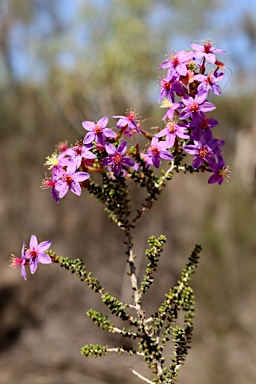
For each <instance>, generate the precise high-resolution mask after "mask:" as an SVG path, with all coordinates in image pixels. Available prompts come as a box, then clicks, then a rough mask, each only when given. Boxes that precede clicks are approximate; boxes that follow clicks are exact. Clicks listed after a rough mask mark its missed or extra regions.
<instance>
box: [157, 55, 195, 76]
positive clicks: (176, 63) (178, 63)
mask: <svg viewBox="0 0 256 384" xmlns="http://www.w3.org/2000/svg"><path fill="white" fill-rule="evenodd" d="M192 58H193V52H185V51H180V52H178V53H176V54H170V57H169V60H166V61H165V62H164V63H163V64H161V65H160V66H159V67H158V69H160V68H170V69H174V70H175V71H176V72H177V73H178V74H179V75H180V76H186V74H187V71H188V70H187V65H186V64H188V63H189V62H190V60H192Z"/></svg>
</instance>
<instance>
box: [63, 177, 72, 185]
mask: <svg viewBox="0 0 256 384" xmlns="http://www.w3.org/2000/svg"><path fill="white" fill-rule="evenodd" d="M65 181H66V183H67V184H68V185H71V183H72V181H73V179H72V176H70V175H66V177H65Z"/></svg>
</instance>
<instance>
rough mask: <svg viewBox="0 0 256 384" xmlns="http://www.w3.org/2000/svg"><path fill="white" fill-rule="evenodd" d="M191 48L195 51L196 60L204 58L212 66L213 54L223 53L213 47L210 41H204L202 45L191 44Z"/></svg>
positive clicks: (221, 50)
mask: <svg viewBox="0 0 256 384" xmlns="http://www.w3.org/2000/svg"><path fill="white" fill-rule="evenodd" d="M191 48H192V49H193V50H194V51H195V52H194V56H195V57H196V58H197V59H201V58H202V57H205V59H206V60H208V61H209V62H210V63H211V64H214V63H215V61H216V56H215V53H224V52H225V51H224V50H223V49H219V48H216V47H213V46H212V43H211V41H210V40H206V41H205V42H204V45H199V44H191Z"/></svg>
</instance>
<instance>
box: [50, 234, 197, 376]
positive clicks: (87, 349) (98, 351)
mask: <svg viewBox="0 0 256 384" xmlns="http://www.w3.org/2000/svg"><path fill="white" fill-rule="evenodd" d="M165 242H166V237H165V236H163V235H161V236H160V237H159V238H158V239H156V238H155V237H154V236H151V237H150V238H149V240H148V244H149V245H150V248H149V249H147V250H146V251H145V254H146V256H147V257H148V259H149V263H148V265H147V267H146V271H145V272H146V274H145V276H144V277H143V281H142V282H141V287H140V289H138V292H139V297H140V298H141V297H142V296H143V295H145V294H146V292H147V290H148V288H149V287H150V285H151V284H152V283H153V277H152V274H153V272H155V271H156V270H157V266H158V262H159V258H160V256H161V253H162V251H163V245H164V243H165ZM200 251H201V246H199V245H196V246H195V248H194V250H193V252H192V253H191V256H190V257H189V260H188V263H186V264H185V266H184V268H183V270H182V272H181V277H180V280H179V281H178V282H177V284H176V285H175V286H174V287H171V288H170V289H169V292H168V294H166V295H165V300H164V301H163V302H162V304H161V305H160V307H159V308H158V310H157V311H156V312H155V313H154V314H152V315H151V316H149V317H147V315H146V312H145V311H141V309H140V305H141V302H140V301H138V303H137V307H136V306H133V305H130V304H128V303H122V302H120V301H119V300H118V299H117V298H115V297H114V296H112V295H111V294H110V293H108V292H104V289H103V288H102V287H101V285H100V283H99V281H98V280H97V279H95V278H93V277H92V274H91V273H90V272H89V273H87V271H86V266H85V265H84V264H83V262H82V261H81V260H78V259H76V260H73V261H72V260H69V259H68V258H63V257H61V256H57V255H56V254H54V253H52V252H51V251H50V252H48V254H49V255H50V256H51V257H52V260H53V261H55V262H56V263H59V264H60V265H61V266H62V267H64V268H66V269H68V270H70V271H71V273H76V276H77V277H78V278H79V279H80V280H82V281H85V282H87V284H88V286H89V287H90V288H91V289H93V290H94V291H95V292H98V293H100V295H101V299H102V302H103V303H104V304H105V305H106V306H107V307H108V308H109V310H110V312H111V313H112V314H114V315H115V316H117V317H120V318H121V319H122V320H123V321H124V322H127V323H128V324H129V326H132V327H133V328H134V329H135V331H133V330H129V329H126V328H122V329H120V328H118V327H116V326H115V325H114V323H113V322H112V321H111V320H110V319H109V318H108V316H104V315H103V314H102V313H100V312H98V311H96V310H94V309H90V310H88V311H87V316H88V317H89V318H90V319H91V320H92V321H93V323H94V324H96V325H97V326H98V327H100V328H102V329H103V330H107V331H108V332H111V333H118V334H120V335H121V336H122V337H124V338H127V337H128V338H130V339H133V340H134V341H136V342H137V348H134V347H126V346H123V345H121V346H119V347H116V348H109V347H108V346H101V345H98V344H96V345H94V344H90V345H85V346H84V347H82V348H81V353H82V355H84V356H93V357H98V356H102V355H106V354H107V353H111V352H116V353H119V354H121V353H127V354H128V355H131V354H136V355H139V356H142V357H143V359H144V361H145V362H146V364H147V365H148V366H149V368H150V369H151V371H152V373H153V374H154V375H156V377H155V378H153V380H152V382H155V383H166V384H167V383H173V382H174V380H176V379H177V375H178V372H179V368H180V366H181V365H182V364H183V363H184V361H185V359H186V356H187V353H188V350H189V348H190V345H189V344H190V342H191V337H192V333H193V317H194V294H193V290H192V288H191V286H190V280H191V276H192V274H193V273H194V272H195V268H196V267H197V264H198V260H199V253H200ZM135 289H137V288H136V287H135ZM128 310H129V311H131V310H136V312H137V317H133V316H131V315H130V314H129V313H128V312H127V311H128ZM180 311H183V313H184V316H183V323H184V324H183V326H182V325H180V321H179V325H177V324H176V322H177V320H178V319H179V320H181V316H180ZM171 337H172V343H173V356H172V357H171V363H170V364H167V365H166V364H165V361H166V357H165V356H164V348H165V346H166V344H167V342H168V341H170V338H171Z"/></svg>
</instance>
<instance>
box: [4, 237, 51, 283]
mask: <svg viewBox="0 0 256 384" xmlns="http://www.w3.org/2000/svg"><path fill="white" fill-rule="evenodd" d="M50 246H51V241H43V242H42V243H39V244H38V241H37V238H36V236H35V235H32V236H31V238H30V243H29V246H26V245H25V243H23V245H22V248H21V257H16V256H14V255H12V256H11V266H12V267H13V268H16V267H18V266H21V276H22V277H24V279H25V280H27V274H26V267H29V268H30V272H31V273H32V274H34V273H35V272H36V270H37V266H38V263H41V264H50V263H51V262H52V259H51V258H50V256H49V255H47V254H46V253H45V251H46V250H47V249H49V248H50Z"/></svg>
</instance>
